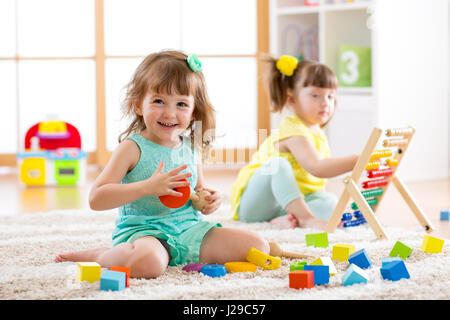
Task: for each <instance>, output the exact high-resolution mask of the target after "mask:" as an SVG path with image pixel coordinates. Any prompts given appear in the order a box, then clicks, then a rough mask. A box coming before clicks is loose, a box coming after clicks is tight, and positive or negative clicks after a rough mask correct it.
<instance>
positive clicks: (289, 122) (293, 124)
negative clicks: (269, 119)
mask: <svg viewBox="0 0 450 320" xmlns="http://www.w3.org/2000/svg"><path fill="white" fill-rule="evenodd" d="M293 136H304V137H306V138H307V139H308V140H309V141H310V142H311V143H312V144H313V145H314V146H315V148H316V149H317V151H318V152H319V153H320V154H321V155H322V157H323V158H328V157H329V156H330V148H329V145H328V139H327V137H326V135H325V133H324V132H323V131H322V130H320V131H319V132H318V133H315V132H313V131H312V130H311V129H309V128H308V127H307V126H306V125H305V124H304V123H303V121H302V120H301V119H300V118H298V117H297V116H289V117H286V118H284V119H283V121H282V122H281V124H280V127H279V128H278V130H277V131H276V132H274V133H273V134H271V135H270V136H269V137H268V138H267V139H266V140H265V141H264V142H263V143H262V145H261V146H260V148H259V149H258V151H257V152H256V153H255V154H254V155H253V157H252V159H251V161H250V163H249V164H248V165H247V166H245V167H244V168H242V169H241V171H240V172H239V175H238V177H237V179H236V181H235V182H234V183H233V185H232V186H231V192H230V202H231V208H232V210H233V212H234V217H233V219H235V220H238V219H239V218H238V215H237V212H238V209H239V203H240V199H241V195H242V192H243V191H244V190H245V188H246V187H247V184H248V182H249V180H250V178H251V177H252V175H253V174H254V173H255V171H256V170H258V168H259V167H260V166H262V165H263V164H264V163H265V162H266V161H267V160H269V159H271V158H273V157H284V158H286V159H287V160H288V161H289V163H290V164H291V166H292V170H293V172H294V176H295V179H296V181H297V184H298V187H299V189H300V192H301V193H302V194H303V195H306V194H308V193H312V192H317V191H320V190H323V188H324V187H325V184H326V179H324V178H317V177H315V176H313V175H312V174H310V173H309V172H308V171H306V170H305V169H304V168H303V167H302V166H300V164H299V163H298V162H297V160H296V159H295V158H294V156H293V155H292V153H290V152H280V151H278V149H277V148H276V147H275V146H274V144H275V143H276V142H278V141H281V140H284V139H287V138H290V137H293Z"/></svg>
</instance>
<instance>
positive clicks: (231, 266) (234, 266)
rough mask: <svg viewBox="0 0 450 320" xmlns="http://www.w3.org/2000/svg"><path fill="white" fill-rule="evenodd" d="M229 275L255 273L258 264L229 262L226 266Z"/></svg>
mask: <svg viewBox="0 0 450 320" xmlns="http://www.w3.org/2000/svg"><path fill="white" fill-rule="evenodd" d="M224 266H225V268H226V269H227V271H228V273H232V272H255V271H256V268H257V266H256V264H254V263H251V262H244V261H237V262H227V263H225V264H224Z"/></svg>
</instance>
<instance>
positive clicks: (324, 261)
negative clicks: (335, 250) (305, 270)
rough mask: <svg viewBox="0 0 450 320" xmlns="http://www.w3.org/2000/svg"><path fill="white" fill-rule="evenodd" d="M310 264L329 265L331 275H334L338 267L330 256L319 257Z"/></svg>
mask: <svg viewBox="0 0 450 320" xmlns="http://www.w3.org/2000/svg"><path fill="white" fill-rule="evenodd" d="M310 265H319V266H328V268H329V272H330V276H334V275H335V274H336V273H337V271H336V267H335V266H334V263H333V261H332V260H331V258H330V257H319V258H317V259H316V260H314V261H313V262H311V263H310Z"/></svg>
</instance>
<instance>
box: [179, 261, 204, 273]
mask: <svg viewBox="0 0 450 320" xmlns="http://www.w3.org/2000/svg"><path fill="white" fill-rule="evenodd" d="M204 266H205V265H204V264H203V263H190V264H187V265H185V266H184V267H183V269H182V270H184V271H187V272H190V271H196V272H200V271H201V270H202V268H203V267H204Z"/></svg>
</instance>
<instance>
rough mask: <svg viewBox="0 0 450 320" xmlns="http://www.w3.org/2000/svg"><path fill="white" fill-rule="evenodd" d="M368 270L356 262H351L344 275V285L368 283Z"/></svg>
mask: <svg viewBox="0 0 450 320" xmlns="http://www.w3.org/2000/svg"><path fill="white" fill-rule="evenodd" d="M368 278H369V277H368V276H367V272H366V271H365V270H363V269H361V268H360V267H358V266H357V265H356V264H353V263H352V264H350V266H349V267H348V268H347V270H346V271H345V273H344V275H343V276H342V285H344V286H351V285H353V284H356V283H367V279H368Z"/></svg>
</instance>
